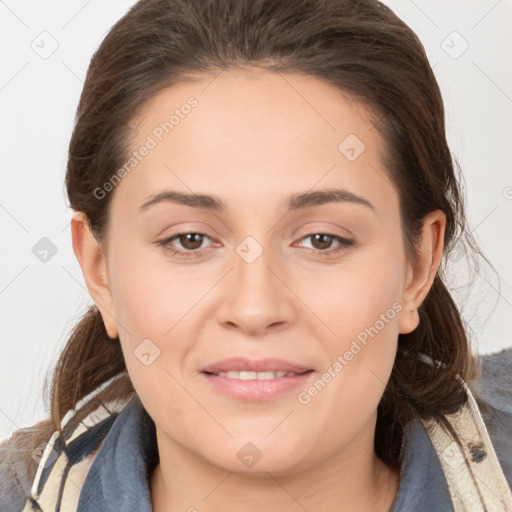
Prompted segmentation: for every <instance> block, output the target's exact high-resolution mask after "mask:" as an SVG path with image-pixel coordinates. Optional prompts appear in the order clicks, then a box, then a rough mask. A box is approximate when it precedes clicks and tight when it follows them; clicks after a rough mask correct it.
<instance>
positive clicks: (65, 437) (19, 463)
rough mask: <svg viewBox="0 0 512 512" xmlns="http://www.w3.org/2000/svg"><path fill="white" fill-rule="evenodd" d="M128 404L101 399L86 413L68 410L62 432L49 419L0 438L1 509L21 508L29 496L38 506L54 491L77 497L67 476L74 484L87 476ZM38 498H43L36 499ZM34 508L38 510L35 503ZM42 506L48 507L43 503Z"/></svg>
mask: <svg viewBox="0 0 512 512" xmlns="http://www.w3.org/2000/svg"><path fill="white" fill-rule="evenodd" d="M128 402H129V400H115V401H112V402H108V403H105V404H104V403H101V405H100V406H99V407H97V408H96V409H94V410H93V411H92V412H91V413H89V414H87V415H85V417H80V416H78V415H77V416H74V414H69V419H68V420H66V421H65V423H66V426H65V427H64V429H63V431H58V432H57V431H55V429H54V425H53V422H51V420H45V421H43V422H40V423H38V424H36V425H34V426H33V427H29V428H25V429H20V430H17V431H15V432H14V433H13V434H12V436H11V437H10V438H8V439H6V440H4V441H2V442H1V443H0V511H1V512H20V511H22V510H25V508H24V507H25V506H26V503H27V500H28V499H29V498H31V500H32V503H36V504H37V505H40V503H46V501H47V500H48V498H50V501H52V500H53V497H54V496H57V495H59V500H64V499H67V495H70V494H73V495H76V486H75V485H74V486H73V488H72V486H71V485H66V482H65V481H67V480H68V478H69V477H70V475H73V478H72V479H71V478H69V479H70V481H71V482H72V483H73V484H76V483H79V482H81V481H82V480H83V479H84V478H85V477H86V475H87V469H88V467H89V466H90V464H91V463H92V461H93V460H94V457H95V455H96V453H97V451H98V449H99V448H100V446H101V444H102V442H103V441H104V439H105V437H106V436H107V434H108V432H109V431H110V428H111V426H112V424H113V423H114V421H115V419H116V418H117V417H118V415H119V413H120V412H121V410H122V409H123V408H124V407H125V405H126V404H127V403H128ZM70 413H76V411H70ZM63 422H64V420H63ZM64 475H66V476H65V478H64ZM35 480H37V482H38V494H37V497H35V498H34V497H33V496H32V495H31V490H32V486H33V483H34V481H35ZM64 480H65V481H64ZM63 490H64V493H63V492H62V491H63ZM41 495H43V497H41ZM77 496H78V495H77ZM77 496H75V498H76V497H77ZM40 499H42V500H43V501H42V502H40V501H39V500H40ZM53 501H54V500H53ZM35 509H36V510H39V508H37V506H35ZM42 510H47V508H46V507H43V508H42Z"/></svg>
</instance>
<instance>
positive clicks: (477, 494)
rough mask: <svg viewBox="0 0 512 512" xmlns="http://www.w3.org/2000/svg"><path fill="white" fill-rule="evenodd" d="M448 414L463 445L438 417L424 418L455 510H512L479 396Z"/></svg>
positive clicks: (511, 501)
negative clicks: (479, 408)
mask: <svg viewBox="0 0 512 512" xmlns="http://www.w3.org/2000/svg"><path fill="white" fill-rule="evenodd" d="M464 387H465V390H466V393H467V397H468V400H467V403H466V404H465V405H464V407H463V408H462V409H461V410H460V411H459V412H458V413H456V414H450V415H447V416H446V418H447V419H448V421H449V422H450V424H451V425H452V427H453V428H454V430H455V432H456V433H457V435H458V436H459V437H460V439H461V442H462V447H461V446H459V444H458V443H457V442H456V441H455V440H454V439H453V437H452V436H451V435H450V434H449V433H448V432H447V431H446V430H445V429H444V428H442V427H441V426H440V425H439V424H438V423H437V422H435V421H432V420H430V421H423V424H424V425H425V427H426V429H427V432H428V434H429V436H430V439H431V441H432V444H433V445H434V448H435V450H436V453H437V455H438V457H439V460H440V462H441V466H442V468H443V471H444V474H445V476H446V480H447V482H448V487H449V489H450V494H451V497H452V501H453V506H454V509H455V512H512V493H511V491H510V488H509V486H508V483H507V480H506V479H505V475H504V474H503V471H502V469H501V467H500V464H499V462H498V459H497V457H496V453H495V451H494V448H493V446H492V443H491V440H490V438H489V434H488V432H487V429H486V427H485V424H484V421H483V419H482V416H481V414H480V411H479V410H478V406H477V404H476V402H475V399H474V397H473V395H472V393H471V391H470V389H469V388H468V386H467V385H466V384H465V383H464Z"/></svg>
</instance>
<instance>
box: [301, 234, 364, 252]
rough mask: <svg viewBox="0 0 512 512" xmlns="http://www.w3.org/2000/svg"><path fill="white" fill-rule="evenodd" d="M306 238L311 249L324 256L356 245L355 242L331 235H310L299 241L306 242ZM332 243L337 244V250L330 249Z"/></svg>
mask: <svg viewBox="0 0 512 512" xmlns="http://www.w3.org/2000/svg"><path fill="white" fill-rule="evenodd" d="M308 238H309V239H311V245H312V247H311V248H312V249H313V250H314V251H317V252H320V253H325V255H331V254H337V253H339V252H341V251H344V250H346V249H347V248H348V247H349V246H351V245H355V244H356V242H355V240H350V239H348V238H343V237H341V236H338V235H334V234H331V233H312V234H310V235H307V236H305V237H303V238H301V240H306V239H308ZM333 242H337V243H338V244H339V246H338V248H336V249H330V247H331V246H332V244H333ZM327 249H330V250H327Z"/></svg>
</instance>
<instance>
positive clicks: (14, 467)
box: [0, 428, 35, 512]
mask: <svg viewBox="0 0 512 512" xmlns="http://www.w3.org/2000/svg"><path fill="white" fill-rule="evenodd" d="M33 432H34V431H33V429H31V428H28V429H20V430H17V431H16V432H14V433H13V434H12V435H11V437H9V438H8V439H5V440H4V441H2V442H1V443H0V510H1V511H2V512H18V511H20V510H22V509H23V507H24V505H25V501H26V500H27V498H28V496H29V495H30V487H31V483H32V479H33V477H34V475H35V471H33V474H30V469H34V468H27V466H26V462H27V459H28V457H31V452H32V449H33V448H34V447H33V446H31V444H32V442H33V440H34V435H33Z"/></svg>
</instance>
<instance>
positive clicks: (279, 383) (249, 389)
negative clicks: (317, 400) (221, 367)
mask: <svg viewBox="0 0 512 512" xmlns="http://www.w3.org/2000/svg"><path fill="white" fill-rule="evenodd" d="M313 373H314V372H307V373H301V374H299V375H295V376H291V377H280V378H276V379H268V380H256V379H250V380H240V379H230V378H228V377H219V376H218V375H212V374H209V373H202V375H204V376H205V377H206V379H207V380H208V381H209V382H210V383H211V385H212V386H213V387H214V388H215V389H217V390H218V391H220V392H221V393H223V394H226V395H229V396H232V397H234V398H238V399H241V400H252V401H262V400H269V399H271V398H274V397H276V396H279V395H282V394H283V393H286V392H287V391H290V390H291V389H294V388H297V387H299V386H301V385H304V383H305V382H306V381H307V380H308V379H310V378H311V376H312V375H313Z"/></svg>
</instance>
